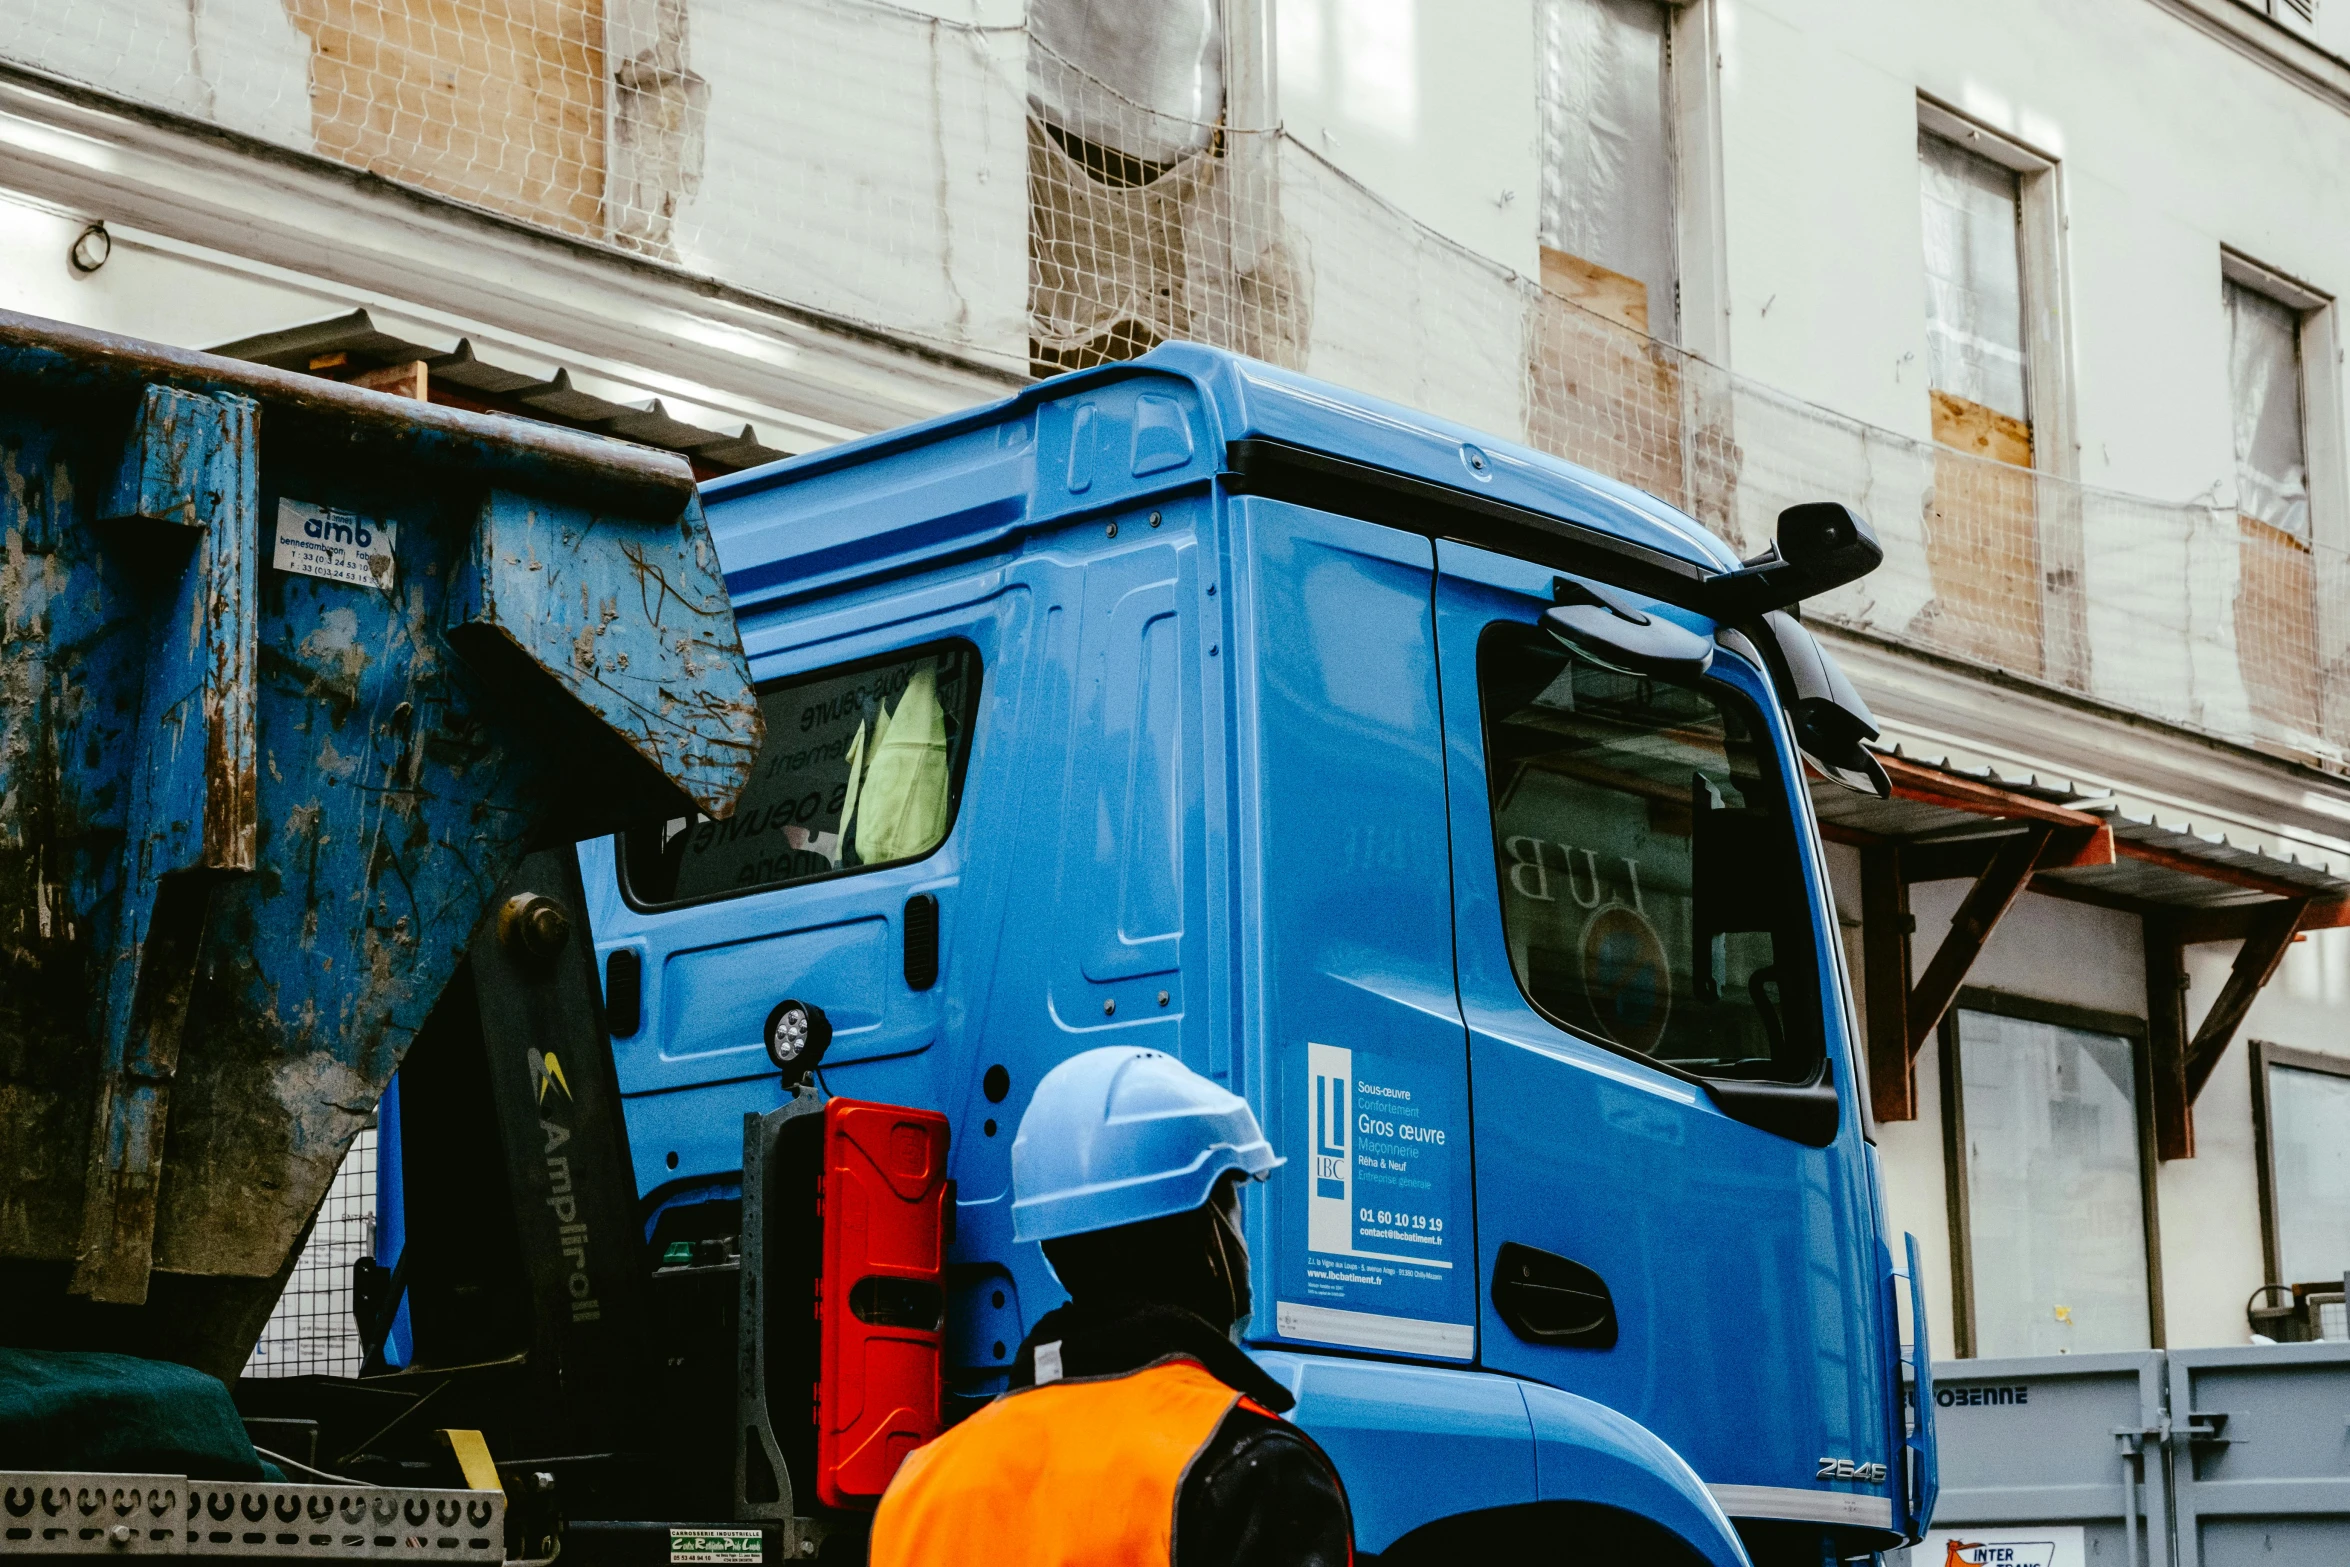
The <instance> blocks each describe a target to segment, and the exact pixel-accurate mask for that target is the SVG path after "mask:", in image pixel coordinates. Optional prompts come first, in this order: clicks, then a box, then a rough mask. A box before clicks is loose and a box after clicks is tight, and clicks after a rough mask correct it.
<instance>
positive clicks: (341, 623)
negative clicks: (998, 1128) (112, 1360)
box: [0, 313, 759, 1375]
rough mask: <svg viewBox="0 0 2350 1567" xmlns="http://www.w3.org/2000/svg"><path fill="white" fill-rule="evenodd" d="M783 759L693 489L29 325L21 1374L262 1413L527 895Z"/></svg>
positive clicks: (277, 376)
mask: <svg viewBox="0 0 2350 1567" xmlns="http://www.w3.org/2000/svg"><path fill="white" fill-rule="evenodd" d="M758 742H759V718H758V707H757V704H756V702H755V700H754V699H753V696H752V693H751V688H750V679H749V671H748V668H747V666H746V665H745V663H744V659H743V653H742V645H741V642H740V639H739V638H738V637H737V635H736V632H735V625H734V616H733V613H732V610H731V608H730V606H729V604H728V602H727V595H726V587H725V583H724V581H723V580H722V579H721V577H720V575H719V568H718V560H717V555H716V553H715V551H714V550H713V549H712V547H711V544H710V538H709V534H708V531H707V530H706V528H705V527H704V525H703V521H702V514H701V508H700V505H699V503H698V501H697V500H696V498H695V495H694V486H693V475H692V474H691V472H690V471H689V470H688V468H687V466H686V464H685V463H684V462H683V461H682V460H681V459H679V458H676V457H674V456H671V455H669V454H666V453H661V452H655V451H650V450H647V449H644V448H641V447H634V446H628V445H624V444H621V443H618V442H613V441H606V440H602V439H599V438H597V437H594V436H588V435H580V434H575V433H573V432H570V431H565V430H560V429H554V428H550V427H547V426H542V425H533V424H529V423H526V422H523V421H517V420H512V419H506V418H500V417H495V416H484V415H476V414H470V413H464V412H460V411H457V410H453V409H448V408H441V407H433V406H429V405H425V404H420V403H417V402H413V401H409V400H405V399H400V398H394V397H390V396H386V395H382V394H379V393H374V392H368V391H362V390H358V389H355V388H349V387H344V386H340V385H337V384H335V383H332V382H327V381H322V380H316V379H312V378H309V377H305V376H299V375H292V374H287V373H284V372H279V371H273V370H268V369H263V368H260V367H257V366H253V365H249V364H244V363H240V362H236V361H232V360H225V359H217V358H213V357H211V356H209V355H204V354H195V353H186V352H182V351H179V350H175V349H168V348H162V347H157V346H155V345H151V344H144V343H138V342H132V341H128V340H124V339H119V338H113V337H108V336H105V335H103V334H99V333H94V332H89V331H85V330H82V329H79V328H74V327H68V326H63V325H59V324H57V323H54V322H47V321H40V320H35V319H32V318H29V317H23V316H15V315H9V314H6V313H0V1342H9V1341H15V1342H29V1341H36V1340H46V1341H50V1342H56V1341H60V1340H70V1341H73V1342H78V1343H82V1344H87V1345H95V1346H101V1347H114V1348H125V1349H134V1350H137V1351H139V1352H142V1353H150V1354H164V1355H172V1356H174V1357H175V1358H184V1359H188V1360H190V1361H192V1362H194V1363H197V1364H202V1365H206V1366H207V1367H208V1368H210V1369H214V1370H218V1371H223V1372H225V1373H227V1374H232V1375H233V1374H234V1370H235V1366H234V1364H233V1363H231V1364H226V1365H224V1364H222V1362H223V1360H224V1359H225V1358H227V1357H230V1356H233V1357H234V1359H235V1360H236V1361H241V1360H242V1357H243V1354H244V1353H245V1350H246V1349H248V1348H249V1347H250V1346H251V1344H252V1343H253V1341H254V1338H255V1337H256V1336H257V1334H258V1333H259V1331H260V1327H261V1324H262V1321H263V1320H264V1318H265V1317H266V1316H267V1314H268V1312H269V1309H270V1306H271V1304H272V1303H273V1302H274V1300H275V1298H276V1295H277V1292H278V1290H279V1288H280V1286H281V1283H282V1280H283V1278H284V1277H285V1275H286V1272H287V1270H288V1269H289V1268H290V1267H291V1264H292V1258H293V1255H294V1251H295V1248H296V1246H297V1243H298V1242H299V1240H300V1239H301V1237H302V1235H303V1234H304V1232H305V1230H306V1228H307V1226H308V1225H309V1223H310V1222H311V1219H312V1217H313V1215H314V1214H315V1213H316V1212H317V1211H318V1208H319V1205H320V1203H321V1201H322V1200H323V1198H324V1196H325V1193H326V1190H327V1186H328V1183H329V1182H330V1181H331V1180H332V1178H333V1176H334V1172H335V1169H336V1167H337V1166H338V1165H339V1164H340V1162H341V1161H342V1158H343V1155H344V1153H345V1151H346V1150H347V1149H348V1148H349V1147H350V1144H351V1141H352V1139H353V1138H354V1137H355V1136H356V1135H357V1133H358V1131H359V1130H360V1128H361V1127H362V1126H363V1125H364V1124H365V1122H366V1119H367V1117H368V1115H369V1113H370V1112H371V1111H372V1110H373V1109H374V1107H375V1104H376V1100H377V1097H378V1096H379V1095H380V1094H381V1092H382V1091H383V1088H384V1085H385V1084H386V1082H387V1081H388V1080H389V1079H390V1077H391V1075H392V1071H393V1069H394V1068H395V1067H396V1066H398V1064H399V1062H400V1058H401V1055H402V1053H403V1052H404V1051H405V1049H406V1048H407V1045H408V1042H409V1041H410V1040H411V1039H412V1038H413V1037H414V1036H415V1034H416V1032H417V1030H418V1029H419V1028H421V1027H422V1026H423V1024H424V1021H425V1018H426V1015H427V1013H428V1012H430V1010H431V1009H432V1007H433V1004H434V1002H435V1001H436V1000H437V999H438V998H439V997H440V995H441V992H442V990H443V989H444V988H445V987H446V986H447V985H448V983H449V981H450V979H451V977H452V975H453V974H454V973H455V972H456V970H457V967H458V964H459V962H460V960H461V958H462V957H463V955H464V949H465V946H466V943H467V941H468V939H469V938H470V936H471V934H472V932H473V931H474V929H475V926H476V923H477V921H478V920H479V919H480V918H481V917H482V915H483V913H484V911H485V909H486V908H487V906H488V904H489V902H490V901H491V899H492V897H493V895H494V894H495V892H496V890H497V888H498V886H499V883H500V881H501V879H502V878H504V877H505V876H506V875H507V873H508V872H509V871H510V870H511V869H512V868H513V867H514V866H515V864H516V863H517V862H518V861H519V859H520V858H521V856H522V855H523V854H524V853H526V852H527V851H528V850H529V849H530V848H532V847H534V846H537V845H540V844H545V843H553V842H562V841H568V840H573V839H577V838H579V837H582V836H586V835H589V834H594V833H602V832H608V831H610V830H612V829H613V828H615V827H618V826H620V825H621V824H622V823H624V822H626V821H629V820H632V819H642V818H644V817H646V816H648V815H649V816H655V817H658V816H663V815H675V814H678V813H679V812H680V811H681V810H682V809H686V808H691V809H697V810H702V811H706V812H710V813H712V814H716V815H723V814H725V813H727V812H728V811H729V810H730V809H731V807H732V804H733V801H734V798H735V795H736V794H737V793H738V792H739V790H740V789H741V787H742V785H743V783H744V781H745V780H746V778H747V777H748V774H749V769H750V766H751V760H752V758H753V757H754V756H755V755H756V753H757V749H758Z"/></svg>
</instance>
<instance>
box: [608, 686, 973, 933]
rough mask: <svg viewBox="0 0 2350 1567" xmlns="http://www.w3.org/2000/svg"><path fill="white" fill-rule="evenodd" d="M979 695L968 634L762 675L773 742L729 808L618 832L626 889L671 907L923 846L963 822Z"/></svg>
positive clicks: (899, 855)
mask: <svg viewBox="0 0 2350 1567" xmlns="http://www.w3.org/2000/svg"><path fill="white" fill-rule="evenodd" d="M978 700H979V652H978V650H977V649H976V648H974V647H972V646H971V645H970V644H969V643H967V642H949V643H941V644H938V645H936V646H932V647H925V648H920V649H916V650H913V651H910V652H904V653H894V654H891V655H890V656H889V657H887V658H883V659H868V660H865V661H863V662H860V663H856V664H843V665H837V666H835V667H834V668H831V669H827V670H822V671H819V672H818V673H815V674H812V675H802V676H799V677H797V678H794V679H791V680H784V681H778V682H776V683H775V684H773V685H766V686H761V687H760V688H759V711H760V713H761V715H762V716H763V717H764V718H765V720H766V725H767V742H766V745H765V746H764V747H763V748H762V749H761V750H760V752H759V760H758V762H757V763H756V764H755V765H754V766H753V768H752V771H751V783H750V787H749V788H747V789H745V790H744V791H743V795H742V799H741V801H740V802H739V803H738V804H737V805H736V806H735V811H734V814H733V815H732V816H730V817H728V818H727V819H726V820H724V821H713V820H711V819H710V818H709V817H707V816H677V817H672V818H670V819H669V820H667V821H663V822H655V823H651V824H648V825H646V826H644V827H639V828H636V829H633V830H631V831H630V832H628V833H625V834H623V835H622V840H621V853H620V877H621V888H622V890H623V891H625V892H626V893H627V894H628V897H629V900H630V901H631V902H633V903H635V904H637V905H638V906H639V907H641V908H663V907H668V906H671V905H674V904H680V903H693V902H699V901H701V900H703V899H705V898H717V897H727V896H730V895H733V894H739V893H745V892H758V891H764V890H766V889H768V888H773V887H782V886H786V885H788V884H790V883H792V882H796V881H807V880H810V879H812V878H814V877H818V876H830V875H834V874H836V873H839V872H843V871H850V870H856V869H860V868H864V867H870V866H875V865H887V864H893V863H896V862H898V861H901V860H911V859H918V858H920V857H921V856H923V855H925V854H928V853H929V852H930V851H931V850H933V849H935V848H937V847H938V846H939V845H940V844H941V843H943V842H945V841H946V835H947V832H948V830H949V829H950V828H952V827H953V826H954V824H955V809H956V807H957V805H959V804H960V803H961V800H962V793H963V764H964V761H965V759H966V757H967V755H968V752H969V750H970V740H971V715H972V712H973V710H974V708H975V707H976V706H977V704H978Z"/></svg>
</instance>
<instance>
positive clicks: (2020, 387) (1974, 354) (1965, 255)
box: [1918, 131, 2032, 468]
mask: <svg viewBox="0 0 2350 1567" xmlns="http://www.w3.org/2000/svg"><path fill="white" fill-rule="evenodd" d="M1918 176H1919V184H1920V189H1921V192H1922V195H1923V206H1924V211H1923V214H1922V215H1923V218H1924V222H1925V246H1926V385H1927V387H1928V389H1929V391H1930V393H1931V394H1932V397H1933V402H1934V438H1935V439H1936V440H1938V441H1941V442H1942V443H1943V444H1944V445H1948V446H1957V447H1960V448H1962V449H1965V450H1973V451H1980V452H1981V453H1982V454H1983V455H1986V456H1991V457H1997V458H1999V459H2001V460H2003V461H2006V462H2010V463H2013V464H2015V465H2016V466H2017V467H2022V468H2029V467H2031V466H2032V401H2031V368H2032V367H2031V364H2030V361H2029V355H2028V350H2027V348H2026V330H2025V329H2026V324H2027V323H2026V320H2025V315H2024V267H2023V250H2022V176H2021V175H2020V174H2019V173H2018V172H2017V171H2016V170H2015V169H2013V168H2010V167H2008V166H2007V165H2005V164H2003V163H1998V162H1994V161H1993V160H1991V159H1990V158H1986V157H1983V156H1981V155H1979V154H1977V153H1974V152H1971V151H1969V150H1968V149H1966V148H1964V147H1961V146H1960V145H1958V144H1957V143H1956V142H1954V141H1951V140H1949V139H1948V138H1946V137H1943V136H1939V135H1936V134H1934V133H1933V132H1931V131H1920V132H1919V133H1918Z"/></svg>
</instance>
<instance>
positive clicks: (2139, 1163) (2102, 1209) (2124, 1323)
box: [1942, 995, 2155, 1356]
mask: <svg viewBox="0 0 2350 1567" xmlns="http://www.w3.org/2000/svg"><path fill="white" fill-rule="evenodd" d="M2003 999H2006V998H1987V997H1983V996H1980V995H1974V996H1968V997H1962V998H1961V1005H1960V1006H1959V1007H1958V1008H1956V1009H1954V1011H1953V1014H1952V1019H1951V1022H1950V1023H1949V1024H1948V1025H1946V1026H1945V1028H1944V1030H1943V1036H1942V1042H1943V1051H1944V1070H1945V1072H1946V1074H1948V1075H1949V1076H1951V1077H1954V1078H1955V1082H1954V1083H1952V1084H1950V1085H1949V1086H1951V1087H1953V1088H1954V1089H1955V1090H1956V1091H1955V1092H1953V1093H1951V1094H1949V1096H1948V1099H1947V1109H1946V1112H1945V1113H1946V1114H1948V1115H1949V1116H1950V1128H1949V1130H1950V1133H1951V1138H1950V1142H1951V1152H1952V1154H1953V1159H1952V1161H1951V1162H1952V1164H1953V1166H1954V1168H1953V1169H1952V1170H1951V1171H1950V1179H1951V1183H1952V1209H1953V1219H1954V1221H1955V1222H1954V1225H1953V1230H1954V1235H1953V1239H1954V1242H1955V1244H1956V1246H1957V1247H1959V1248H1962V1249H1963V1262H1964V1271H1963V1274H1962V1280H1963V1282H1962V1290H1961V1302H1960V1305H1961V1311H1960V1318H1961V1327H1962V1329H1963V1330H1964V1331H1963V1334H1962V1343H1963V1348H1962V1352H1963V1353H1967V1354H1972V1355H1977V1356H2006V1355H2048V1354H2063V1353H2073V1354H2086V1353H2094V1352H2098V1351H2104V1350H2128V1349H2145V1348H2148V1347H2150V1346H2151V1345H2152V1344H2153V1343H2154V1337H2155V1325H2154V1318H2153V1307H2152V1297H2151V1295H2150V1293H2149V1289H2148V1281H2149V1278H2150V1270H2149V1266H2148V1262H2149V1256H2150V1253H2151V1250H2152V1243H2151V1235H2150V1228H2149V1226H2148V1223H2147V1212H2148V1210H2147V1182H2146V1168H2147V1166H2146V1152H2145V1137H2144V1123H2143V1118H2142V1117H2141V1115H2140V1113H2139V1112H2140V1104H2141V1097H2140V1091H2139V1082H2138V1057H2139V1054H2140V1050H2141V1045H2140V1039H2139V1037H2136V1036H2134V1035H2133V1034H2132V1033H2129V1032H2124V1031H2123V1028H2124V1026H2125V1025H2127V1026H2128V1027H2131V1028H2134V1027H2135V1025H2134V1024H2127V1020H2120V1019H2115V1020H2112V1021H2111V1024H2110V1025H2109V1026H2083V1023H2084V1022H2096V1023H2100V1024H2102V1023H2104V1022H2105V1020H2102V1019H2087V1018H2083V1019H2076V1020H2074V1021H2065V1020H2063V1019H2062V1018H2060V1017H2059V1016H2058V1015H2057V1014H2059V1013H2062V1012H2064V1011H2065V1010H2066V1009H2061V1008H2033V1007H2030V1006H2029V1005H2026V1006H2022V1007H2019V1006H2017V1005H2015V1004H2013V1003H2012V1001H2010V1002H2009V1004H2007V1005H2004V1006H2001V1008H2000V1010H1997V1011H1994V1010H1991V1009H1990V1007H1991V1006H1992V1005H1998V1004H1999V1001H2000V1000H2003ZM1970 1000H1971V1001H1973V1002H1974V1003H1975V1004H1972V1005H1969V1004H1968V1002H1969V1001H1970ZM2034 1011H2036V1012H2037V1013H2038V1015H2017V1014H2018V1013H2019V1012H2034Z"/></svg>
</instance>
